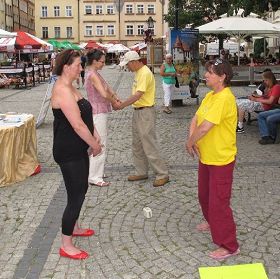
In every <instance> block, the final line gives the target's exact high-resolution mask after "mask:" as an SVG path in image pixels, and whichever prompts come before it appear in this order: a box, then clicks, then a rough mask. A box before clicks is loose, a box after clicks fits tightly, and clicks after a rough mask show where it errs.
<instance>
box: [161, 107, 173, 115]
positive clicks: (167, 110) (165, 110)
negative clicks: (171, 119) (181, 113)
mask: <svg viewBox="0 0 280 279" xmlns="http://www.w3.org/2000/svg"><path fill="white" fill-rule="evenodd" d="M163 112H165V113H167V114H170V113H172V110H170V109H169V108H165V109H164V110H163Z"/></svg>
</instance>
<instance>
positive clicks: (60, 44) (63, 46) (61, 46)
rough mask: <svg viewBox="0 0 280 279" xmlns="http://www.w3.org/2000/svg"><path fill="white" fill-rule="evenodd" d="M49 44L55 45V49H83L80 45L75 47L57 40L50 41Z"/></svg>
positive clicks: (67, 42)
mask: <svg viewBox="0 0 280 279" xmlns="http://www.w3.org/2000/svg"><path fill="white" fill-rule="evenodd" d="M48 42H49V43H50V44H51V45H53V47H54V48H58V49H74V50H80V49H81V48H80V47H79V46H78V45H75V44H73V43H71V42H69V41H62V42H59V41H57V40H48Z"/></svg>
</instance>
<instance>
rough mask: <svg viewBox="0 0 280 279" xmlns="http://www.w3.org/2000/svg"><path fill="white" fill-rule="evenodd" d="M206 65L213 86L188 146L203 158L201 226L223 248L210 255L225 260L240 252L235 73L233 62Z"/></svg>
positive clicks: (208, 81)
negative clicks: (234, 201) (235, 210)
mask: <svg viewBox="0 0 280 279" xmlns="http://www.w3.org/2000/svg"><path fill="white" fill-rule="evenodd" d="M205 69H206V73H205V80H206V85H207V86H208V87H210V88H211V89H212V90H211V91H210V92H209V93H208V94H207V95H206V96H205V98H204V99H203V101H202V103H201V105H200V107H199V108H198V110H197V112H196V114H195V116H194V117H193V119H192V120H191V124H190V128H189V136H188V139H187V141H186V150H187V152H188V153H189V154H190V155H191V156H192V157H194V156H198V158H199V169H198V199H199V203H200V206H201V209H202V213H203V216H204V218H205V222H203V223H201V224H199V225H198V226H197V230H198V231H210V232H211V235H212V239H213V242H214V243H215V244H216V245H218V246H219V248H218V249H216V250H215V251H213V252H211V253H210V254H209V256H210V257H211V258H213V259H216V260H223V259H226V258H228V257H230V256H233V255H237V254H238V253H239V252H240V251H239V245H238V242H237V238H236V225H235V222H234V219H233V214H232V210H231V207H230V198H231V191H232V181H233V169H234V164H235V156H236V153H237V148H236V123H237V109H236V103H235V97H234V95H233V93H232V91H231V89H230V87H229V83H230V81H231V79H232V76H233V72H232V68H231V66H230V64H229V62H228V61H227V60H223V59H220V58H218V59H216V60H212V61H209V62H207V63H206V64H205Z"/></svg>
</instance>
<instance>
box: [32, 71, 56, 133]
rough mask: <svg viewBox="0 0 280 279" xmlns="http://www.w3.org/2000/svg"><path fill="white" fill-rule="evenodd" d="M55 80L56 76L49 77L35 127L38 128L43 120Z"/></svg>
mask: <svg viewBox="0 0 280 279" xmlns="http://www.w3.org/2000/svg"><path fill="white" fill-rule="evenodd" d="M56 80H57V76H56V75H52V76H51V78H50V81H49V84H48V87H47V91H46V94H45V97H44V100H43V103H42V106H41V109H40V112H39V115H38V118H37V121H36V128H38V127H39V126H40V125H41V124H42V123H43V122H44V121H45V118H46V116H47V113H48V109H49V106H50V102H51V96H52V88H53V86H54V83H55V82H56Z"/></svg>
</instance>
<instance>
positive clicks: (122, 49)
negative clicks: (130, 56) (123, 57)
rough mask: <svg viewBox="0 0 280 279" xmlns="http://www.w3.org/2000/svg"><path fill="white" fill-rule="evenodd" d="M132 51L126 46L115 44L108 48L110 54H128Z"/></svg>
mask: <svg viewBox="0 0 280 279" xmlns="http://www.w3.org/2000/svg"><path fill="white" fill-rule="evenodd" d="M129 50H130V49H129V48H128V47H126V46H124V45H123V44H115V45H113V46H111V47H109V48H108V51H107V52H109V53H113V52H126V51H129Z"/></svg>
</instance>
